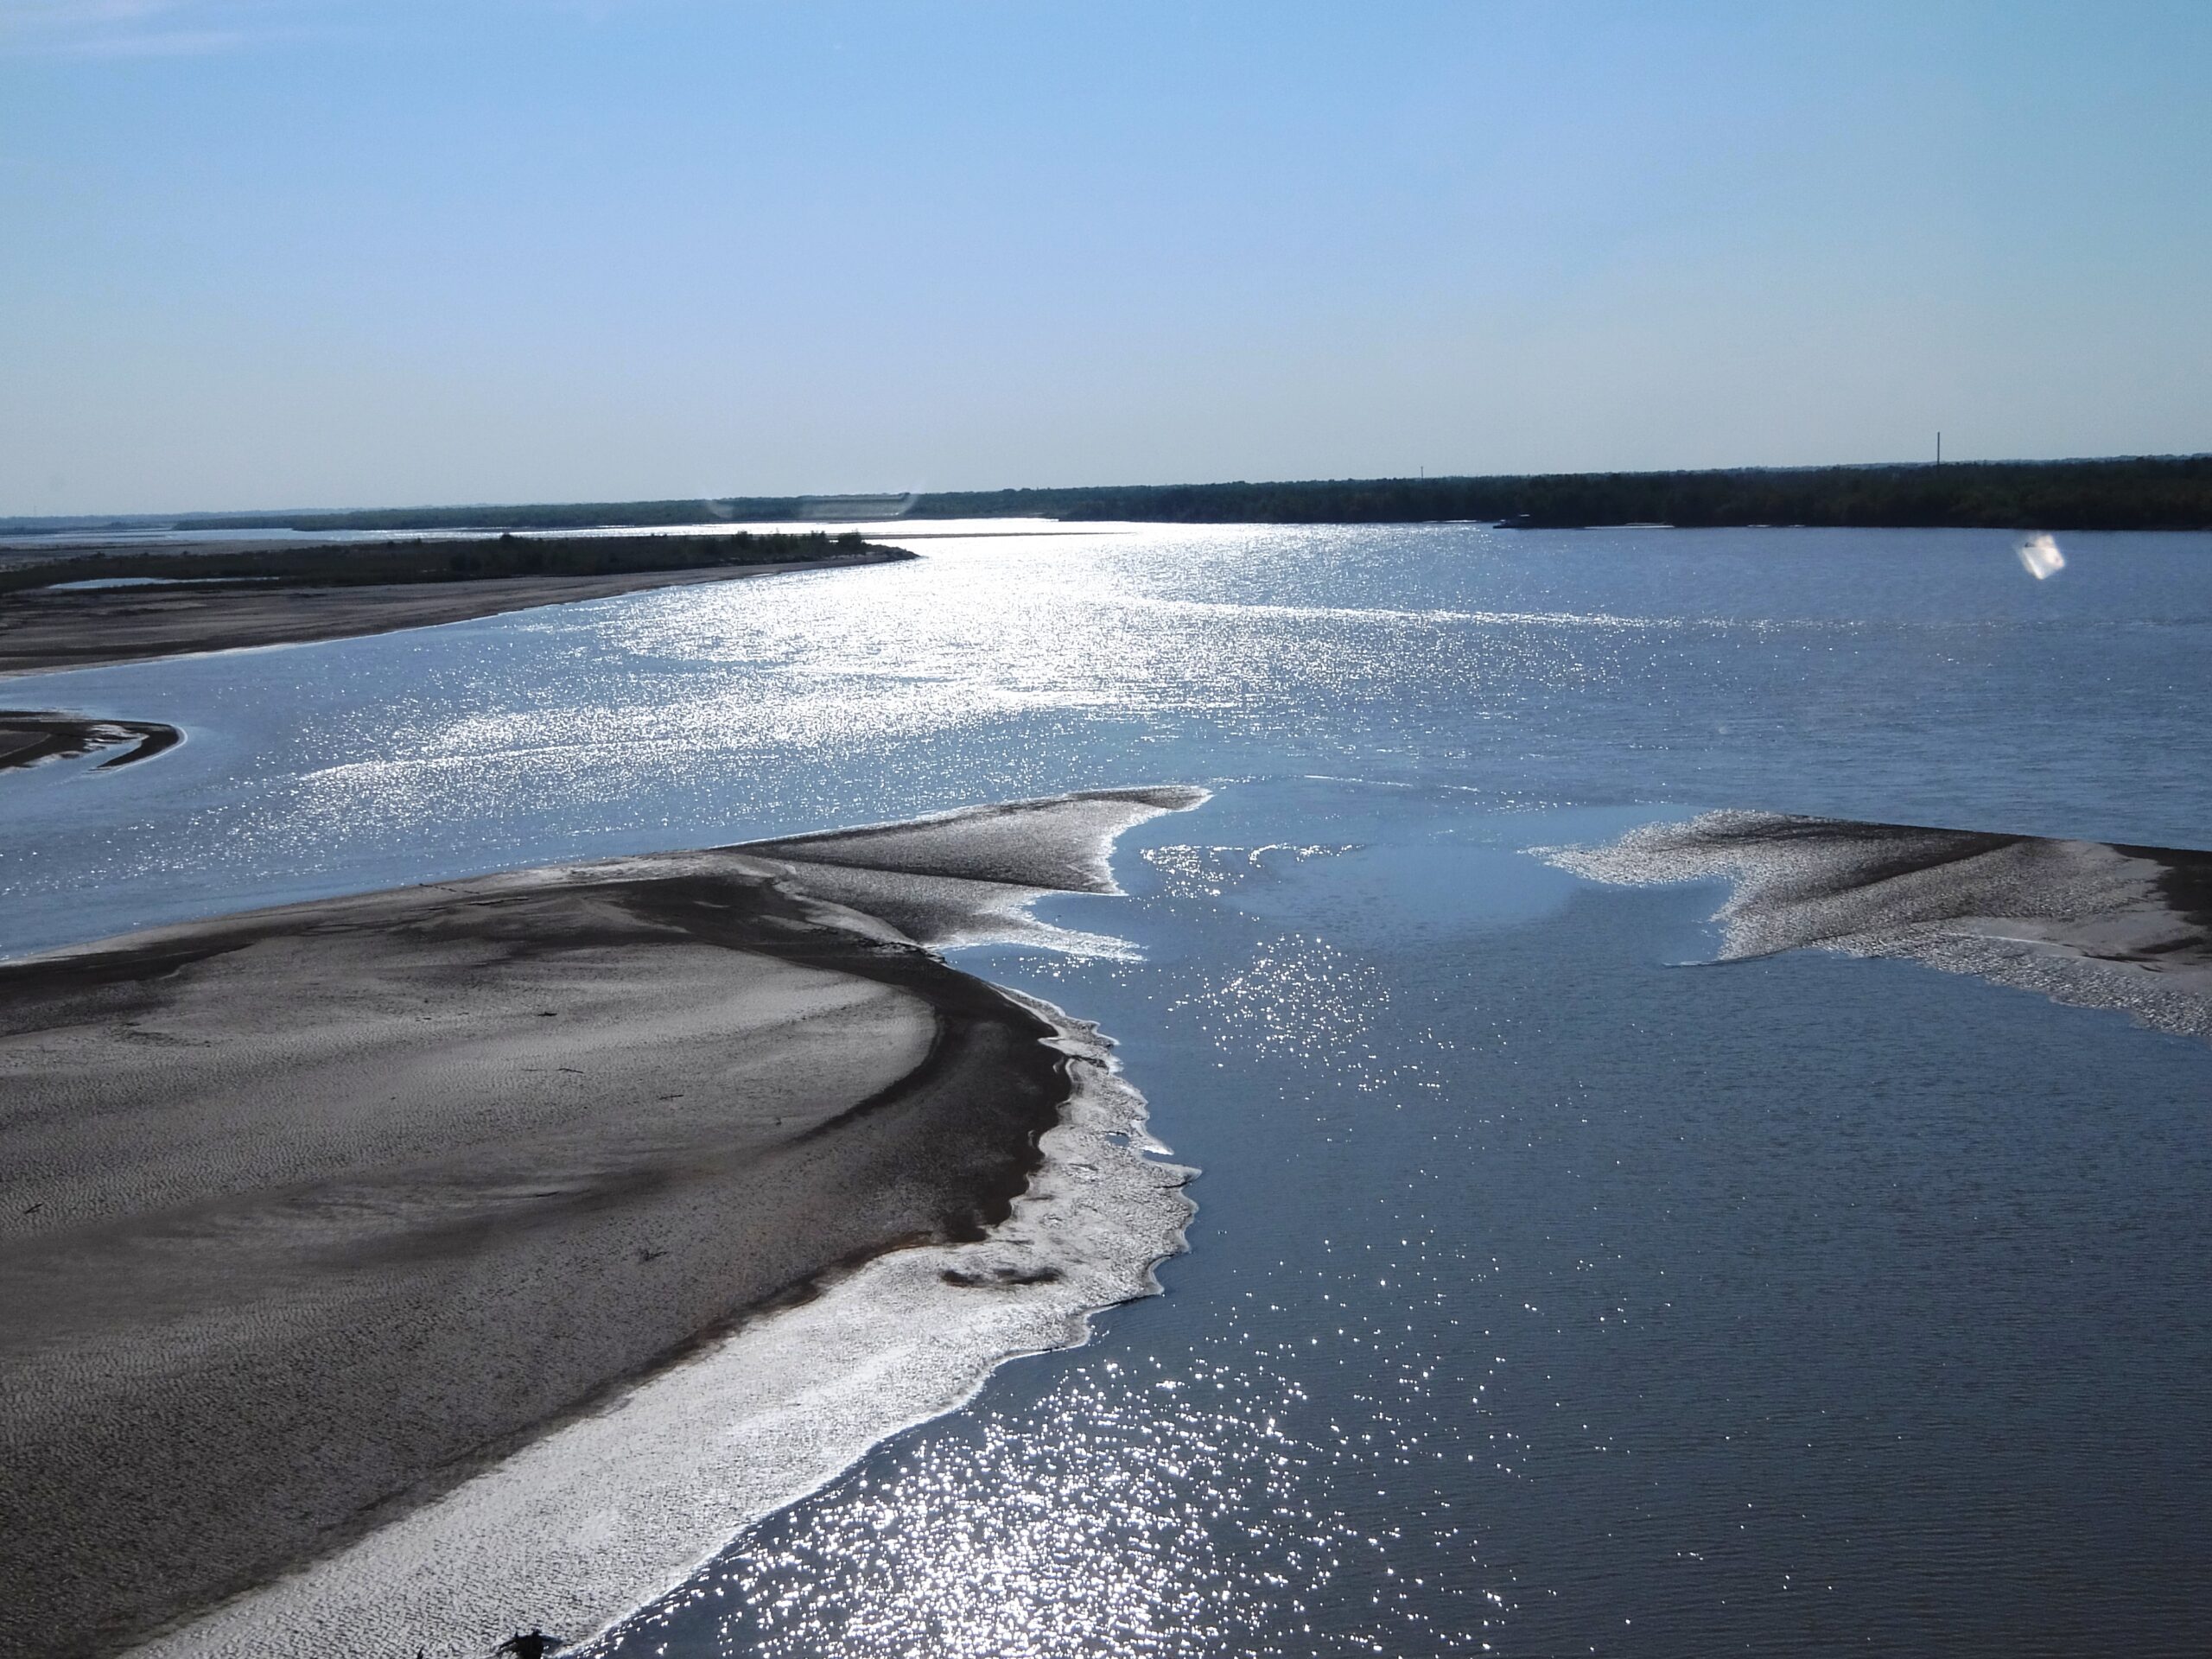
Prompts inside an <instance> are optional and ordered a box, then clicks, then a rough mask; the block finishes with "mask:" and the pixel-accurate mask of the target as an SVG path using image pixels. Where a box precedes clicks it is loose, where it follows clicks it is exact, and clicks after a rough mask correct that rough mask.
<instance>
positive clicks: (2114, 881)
mask: <svg viewBox="0 0 2212 1659" xmlns="http://www.w3.org/2000/svg"><path fill="white" fill-rule="evenodd" d="M1548 856H1549V857H1550V859H1551V861H1553V862H1554V863H1556V864H1559V865H1560V866H1561V867H1563V868H1567V869H1570V870H1573V871H1574V872H1575V873H1576V874H1580V875H1585V876H1588V877H1590V878H1592V879H1593V880H1601V881H1611V882H1616V883H1623V884H1629V885H1649V884H1655V883H1672V882H1680V881H1697V880H1711V879H1713V878H1715V877H1720V878H1725V879H1726V880H1730V881H1732V882H1733V883H1734V884H1735V891H1734V893H1732V895H1731V896H1730V898H1729V900H1728V902H1727V904H1726V905H1725V906H1722V908H1721V910H1720V912H1719V915H1718V916H1717V917H1716V918H1715V919H1716V920H1718V921H1719V922H1721V923H1722V924H1724V925H1725V929H1726V932H1725V944H1724V953H1725V954H1726V956H1727V957H1732V958H1740V957H1756V956H1764V955H1768V954H1770V953H1771V952H1774V951H1777V950H1796V949H1799V948H1801V947H1804V946H1808V945H1817V946H1822V947H1825V948H1827V949H1829V950H1843V951H1847V952H1850V953H1852V954H1853V955H1858V956H1870V957H1912V958H1914V959H1915V960H1917V961H1920V962H1924V963H1928V964H1929V966H1931V967H1936V968H1941V969H1944V970H1946V971H1947V972H1951V973H1961V974H1976V975H1980V976H1981V977H1983V978H1985V979H1990V980H1993V981H1995V982H1998V983H1999V984H2004V985H2012V986H2018V987H2020V988H2024V989H2029V990H2035V991H2040V992H2042V993H2043V994H2044V995H2046V996H2049V997H2050V998H2051V999H2052V1000H2053V1001H2059V1002H2065V1003H2070V1004H2075V1005H2078V1006H2082V1007H2103V1008H2121V1009H2125V1010H2126V1011H2127V1012H2128V1013H2130V1014H2133V1015H2134V1016H2135V1017H2136V1018H2137V1019H2138V1020H2141V1021H2142V1022H2143V1023H2144V1024H2145V1025H2147V1026H2151V1027H2156V1028H2158V1029H2159V1030H2164V1031H2171V1032H2178V1033H2186V1034H2189V1035H2193V1036H2197V1037H2203V1038H2207V1039H2212V853H2202V852H2191V851H2186V850H2181V849H2167V848H2157V847H2125V846H2115V845H2113V844H2111V843H2108V842H2094V841H2054V840H2045V839H2043V838H2040V837H2037V836H2002V835H1980V834H1975V833H1973V832H1969V831H1966V830H1959V829H1916V828H1913V827H1911V826H1909V825H1904V824H1887V823H1850V822H1847V821H1845V820H1841V819H1835V818H1802V817H1784V816H1782V815H1780V814H1777V813H1766V812H1732V811H1731V812H1708V813H1707V814H1705V815H1704V816H1703V817H1697V818H1693V819H1691V820H1690V821H1689V822H1688V823H1671V824H1654V825H1651V826H1649V827H1648V828H1645V829H1637V830H1635V831H1632V832H1631V833H1630V834H1629V835H1627V836H1624V837H1623V838H1622V839H1621V840H1619V841H1618V842H1614V843H1613V844H1612V845H1611V846H1608V847H1601V848H1595V849H1559V850H1554V851H1553V852H1551V853H1550V854H1549V855H1548Z"/></svg>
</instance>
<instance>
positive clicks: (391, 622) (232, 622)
mask: <svg viewBox="0 0 2212 1659" xmlns="http://www.w3.org/2000/svg"><path fill="white" fill-rule="evenodd" d="M913 557H916V555H914V554H912V553H909V552H906V551H905V550H902V549H899V548H887V547H869V548H867V549H864V550H861V551H858V552H848V553H826V554H824V555H823V556H822V557H820V558H818V559H804V560H797V561H793V562H791V563H779V564H743V565H708V566H702V567H696V568H692V569H677V570H632V571H626V572H622V573H620V574H616V575H550V576H493V577H487V578H485V579H483V580H480V581H472V582H385V583H380V584H376V585H372V586H361V587H328V588H313V587H296V588H295V587H283V588H243V587H226V588H203V587H199V586H196V585H194V584H191V583H183V584H180V585H177V586H174V587H153V588H137V587H134V588H96V589H91V590H81V589H79V590H68V591H64V590H59V589H54V588H39V589H32V590H29V591H26V592H21V593H14V594H7V595H6V596H5V597H4V599H0V677H5V676H10V675H25V674H40V673H53V672H59V671H62V670H66V669H73V668H94V667H98V666H99V665H101V664H108V663H130V662H143V661H146V660H148V659H149V658H157V657H184V656H191V655H194V654H196V653H199V652H211V651H241V650H247V649H251V648H253V647H257V646H261V645H308V644H312V643H314V642H315V641H317V640H323V639H351V638H353V637H354V636H356V635H359V634H366V633H391V632H396V631H397V630H399V629H401V628H427V627H435V626H439V625H441V624H443V623H448V622H472V621H474V620H477V619H478V618H480V617H486V616H498V615H501V614H504V613H506V612H509V611H526V610H534V609H536V608H537V607H540V606H543V605H567V604H573V603H576V602H578V601H583V600H591V599H612V598H614V597H615V596H617V595H618V594H634V593H639V592H642V591H644V590H645V589H647V588H677V587H688V586H691V585H693V584H696V583H699V582H742V581H747V580H749V579H750V578H752V577H754V576H772V575H787V574H789V573H791V572H792V571H798V570H829V569H846V568H848V567H850V566H854V565H863V564H887V563H894V562H898V561H903V560H906V559H911V558H913Z"/></svg>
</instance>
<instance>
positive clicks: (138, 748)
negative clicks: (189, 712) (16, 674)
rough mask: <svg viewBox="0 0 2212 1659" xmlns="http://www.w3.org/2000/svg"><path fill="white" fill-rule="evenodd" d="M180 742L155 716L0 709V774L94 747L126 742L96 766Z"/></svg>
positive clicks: (147, 756)
mask: <svg viewBox="0 0 2212 1659" xmlns="http://www.w3.org/2000/svg"><path fill="white" fill-rule="evenodd" d="M183 741H184V734H183V733H182V732H181V731H180V730H179V729H178V728H175V727H174V726H170V725H167V724H164V723H163V722H162V721H158V720H114V719H110V718H107V717H105V716H103V715H73V714H67V713H65V712H63V711H61V710H59V709H0V772H5V771H9V770H11V769H15V768H18V767H23V766H36V765H38V764H39V762H40V761H41V760H75V759H78V758H79V757H81V756H84V755H87V754H90V753H92V752H93V751H94V750H96V749H105V748H112V747H116V746H117V745H118V744H123V743H128V744H130V746H131V747H130V748H129V749H127V750H125V751H124V753H121V754H116V755H111V756H109V757H108V758H107V759H106V760H103V761H101V762H100V763H99V768H98V769H99V770H100V771H102V772H105V771H106V770H107V769H108V768H109V767H111V766H129V765H130V764H131V763H132V762H133V761H137V760H152V759H153V758H154V756H156V755H157V754H160V753H163V752H164V751H166V750H168V749H173V748H175V747H176V746H177V745H178V744H180V743H181V742H183Z"/></svg>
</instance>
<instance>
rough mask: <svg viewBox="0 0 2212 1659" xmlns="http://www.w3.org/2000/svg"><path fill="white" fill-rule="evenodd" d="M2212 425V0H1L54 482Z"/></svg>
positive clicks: (2086, 439)
mask: <svg viewBox="0 0 2212 1659" xmlns="http://www.w3.org/2000/svg"><path fill="white" fill-rule="evenodd" d="M1938 428H1941V429H1942V430H1943V432H1944V434H1945V438H1944V446H1945V454H1946V456H1947V458H1948V457H1950V456H1956V457H1959V458H1961V459H1967V458H1974V457H1980V456H1991V457H1995V456H2044V455H2078V454H2117V453H2176V452H2193V451H2202V450H2207V449H2212V3H2208V0H2181V3H2174V4H2166V5H2158V4H2129V3H2124V0H2094V3H2082V4H2078V5H2072V6H2045V5H2037V4H2033V3H2026V0H2005V3H1990V4H1970V3H1958V4H1946V3H1941V0H1910V3H1903V4H1894V5H1884V4H1874V3H1865V4H1846V3H1833V4H1817V5H1816V4H1809V3H1808V4H1798V3H1776V4H1771V5H1764V6H1754V5H1720V4H1707V5H1698V4H1690V3H1680V4H1672V5H1669V4H1660V3H1646V4H1639V5H1626V4H1620V5H1604V4H1575V5H1568V4H1529V5H1519V4H1496V5H1491V4H1480V3H1472V0H1466V3H1449V4H1437V5H1425V4H1417V3H1378V0H1360V3H1351V0H1347V3H1344V4H1338V5H1309V4H1299V3H1292V0H1266V3H1255V4H1249V5H1239V4H1228V3H1221V4H1205V5H1194V4H1188V3H1180V4H1165V3H1163V4H1144V3H1122V0H1116V3H1110V4H1109V3H1096V4H1085V5H1074V4H1065V5H1056V4H1043V3H1004V4H957V3H942V4H932V5H918V4H917V5H903V4H880V5H878V4H838V3H820V4H808V5H804V6H802V5H799V4H796V3H793V4H788V5H760V6H754V5H745V4H735V3H723V4H709V3H683V0H573V3H557V0H440V3H435V4H430V3H414V0H377V3H349V0H0V513H10V512H14V513H32V512H110V511H113V512H127V511H155V512H159V511H169V510H181V509H190V508H223V507H247V506H302V505H396V504H404V503H423V502H451V501H520V500H576V499H627V498H633V497H662V496H683V495H695V494H699V495H705V494H713V495H724V494H732V493H785V492H832V491H844V490H877V489H932V488H934V489H950V488H966V487H991V486H1001V485H1014V484H1077V483H1125V482H1168V481H1179V480H1210V479H1224V478H1286V477H1316V476H1319V477H1342V476H1354V475H1370V474H1411V473H1414V472H1415V471H1417V470H1419V469H1421V468H1426V469H1427V470H1428V471H1429V472H1431V473H1439V472H1459V473H1467V472H1477V473H1479V472H1521V471H1564V470H1580V469H1585V468H1596V467H1702V466H1721V465H1733V464H1743V463H1784V464H1789V463H1799V462H1814V461H1874V460H1891V459H1907V458H1910V459H1917V458H1921V457H1923V456H1925V455H1927V454H1929V450H1930V449H1931V448H1932V445H1933V442H1934V434H1935V432H1936V429H1938Z"/></svg>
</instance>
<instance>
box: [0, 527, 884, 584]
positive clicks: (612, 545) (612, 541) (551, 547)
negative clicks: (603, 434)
mask: <svg viewBox="0 0 2212 1659" xmlns="http://www.w3.org/2000/svg"><path fill="white" fill-rule="evenodd" d="M868 551H877V552H885V553H887V552H889V551H890V550H888V549H874V548H871V546H870V544H869V543H866V542H863V541H862V540H861V538H860V536H859V535H858V533H857V532H855V531H847V532H846V533H844V534H843V535H841V536H838V537H834V538H832V537H829V535H827V534H825V533H824V532H823V531H815V532H813V533H812V534H810V535H798V536H762V535H755V534H753V532H752V531H734V532H732V533H731V534H729V535H727V536H563V537H545V536H516V535H513V534H512V533H510V534H507V535H504V536H497V537H468V538H466V539H463V538H452V539H448V540H442V541H430V540H416V541H407V542H318V543H312V544H308V545H304V546H302V545H298V544H294V545H290V546H282V547H258V548H251V549H246V550H240V551H233V552H219V553H202V552H194V551H190V550H185V551H181V552H175V551H168V552H134V551H118V552H113V553H94V554H88V555H85V556H79V557H73V558H67V559H56V560H49V561H47V562H45V563H38V564H22V565H16V566H12V567H10V568H9V569H4V570H0V594H7V593H16V592H20V591H22V590H23V589H26V588H48V587H52V586H54V584H55V583H57V582H92V581H102V580H113V579H115V578H118V577H125V576H137V577H147V576H150V577H156V578H163V579H168V580H172V581H175V580H188V581H194V582H253V583H255V584H257V585H262V584H267V585H273V586H280V587H296V588H303V587H315V588H359V587H372V586H381V585H385V584H389V583H392V582H486V581H490V580H493V579H494V578H497V577H501V576H612V575H629V574H631V573H632V572H634V571H640V570H699V569H710V568H714V567H717V566H721V565H747V564H785V563H798V562H801V561H805V560H813V559H820V558H824V557H827V556H831V555H834V554H847V555H850V554H856V553H862V552H868ZM899 556H900V557H905V556H906V555H904V554H900V555H899Z"/></svg>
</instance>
